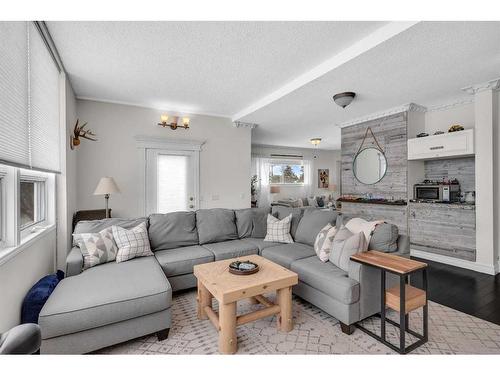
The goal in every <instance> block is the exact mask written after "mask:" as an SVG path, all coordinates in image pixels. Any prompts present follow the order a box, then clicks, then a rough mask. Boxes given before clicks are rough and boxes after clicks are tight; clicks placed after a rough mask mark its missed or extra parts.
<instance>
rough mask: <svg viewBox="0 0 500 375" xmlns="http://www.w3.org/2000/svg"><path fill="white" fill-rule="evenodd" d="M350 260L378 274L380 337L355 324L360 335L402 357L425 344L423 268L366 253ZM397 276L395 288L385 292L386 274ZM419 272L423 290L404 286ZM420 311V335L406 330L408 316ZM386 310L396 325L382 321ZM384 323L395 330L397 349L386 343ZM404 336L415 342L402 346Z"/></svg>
mask: <svg viewBox="0 0 500 375" xmlns="http://www.w3.org/2000/svg"><path fill="white" fill-rule="evenodd" d="M351 260H352V261H354V262H358V263H361V264H364V265H366V266H369V267H374V268H377V269H379V270H380V314H377V315H378V316H380V336H378V335H377V334H376V333H374V332H372V331H370V330H368V329H367V328H365V327H363V326H362V325H361V324H359V323H357V324H356V327H358V328H359V329H360V330H361V331H363V332H365V333H366V334H368V335H370V336H371V337H373V338H375V339H377V340H378V341H380V342H382V343H383V344H385V345H387V346H388V347H390V348H391V349H393V350H395V351H397V352H399V353H400V354H406V353H409V352H411V351H412V350H414V349H416V348H418V347H419V346H421V345H422V344H425V343H426V342H427V340H428V306H427V305H428V303H427V264H426V263H423V262H418V261H416V260H412V259H408V258H403V257H401V256H397V255H393V254H388V253H382V252H380V251H375V250H370V251H366V252H362V253H358V254H355V255H353V256H351ZM387 272H389V273H392V274H394V275H397V276H399V285H398V286H395V287H392V288H389V289H386V273H387ZM415 272H422V279H423V289H419V288H415V287H413V286H411V285H409V284H408V276H409V275H411V274H413V273H415ZM420 307H422V308H423V315H422V318H423V333H422V334H420V333H418V332H415V331H413V330H411V329H410V328H409V324H408V320H409V315H408V314H409V313H410V312H411V311H413V310H416V309H418V308H420ZM386 308H390V309H392V310H395V311H397V312H399V323H397V322H395V321H393V320H391V319H389V318H387V317H386ZM386 322H387V323H390V324H392V325H394V326H396V327H398V328H399V347H397V346H395V345H394V344H392V343H390V342H389V341H387V340H386ZM406 333H409V334H411V335H412V336H414V337H416V338H418V341H416V342H414V343H412V344H411V345H409V346H406V341H405V339H406Z"/></svg>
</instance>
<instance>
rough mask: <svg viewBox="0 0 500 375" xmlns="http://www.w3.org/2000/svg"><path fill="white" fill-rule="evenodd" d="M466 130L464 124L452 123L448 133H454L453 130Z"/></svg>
mask: <svg viewBox="0 0 500 375" xmlns="http://www.w3.org/2000/svg"><path fill="white" fill-rule="evenodd" d="M462 130H464V127H463V126H462V125H458V124H457V125H452V126H450V128H449V129H448V133H453V132H459V131H462Z"/></svg>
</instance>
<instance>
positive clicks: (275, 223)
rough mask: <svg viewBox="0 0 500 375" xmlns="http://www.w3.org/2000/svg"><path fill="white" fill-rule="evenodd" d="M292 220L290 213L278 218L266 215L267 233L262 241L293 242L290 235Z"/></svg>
mask: <svg viewBox="0 0 500 375" xmlns="http://www.w3.org/2000/svg"><path fill="white" fill-rule="evenodd" d="M291 222H292V214H290V215H288V216H287V217H285V218H283V219H282V220H279V219H277V218H275V217H274V216H273V215H269V214H268V215H267V234H266V237H265V238H264V241H267V242H281V243H293V239H292V236H291V235H290V223H291Z"/></svg>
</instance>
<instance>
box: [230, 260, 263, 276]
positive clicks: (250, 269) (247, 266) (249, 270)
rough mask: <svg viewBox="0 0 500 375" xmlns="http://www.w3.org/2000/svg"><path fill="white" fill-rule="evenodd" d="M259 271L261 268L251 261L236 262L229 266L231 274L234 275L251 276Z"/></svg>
mask: <svg viewBox="0 0 500 375" xmlns="http://www.w3.org/2000/svg"><path fill="white" fill-rule="evenodd" d="M258 271H259V266H258V265H257V264H255V263H253V262H250V261H249V260H244V261H239V260H236V261H234V262H232V263H231V264H230V265H229V272H230V273H232V274H234V275H251V274H254V273H256V272H258Z"/></svg>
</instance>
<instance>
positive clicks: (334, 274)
mask: <svg viewBox="0 0 500 375" xmlns="http://www.w3.org/2000/svg"><path fill="white" fill-rule="evenodd" d="M291 270H292V271H294V272H296V273H297V274H298V275H299V280H300V281H301V282H303V283H306V284H307V285H309V286H311V287H313V288H315V289H318V290H319V291H321V292H323V293H325V294H326V295H328V296H330V297H332V298H334V299H336V300H337V301H339V302H342V303H344V304H347V305H350V304H352V303H355V302H357V301H359V283H358V282H357V281H356V280H354V279H351V278H349V276H348V274H347V272H345V271H343V270H341V269H340V268H338V267H336V266H335V265H334V264H332V263H330V262H326V263H323V262H322V261H321V260H319V259H318V257H316V256H313V257H309V258H303V259H299V260H296V261H295V262H293V263H292V266H291Z"/></svg>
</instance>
